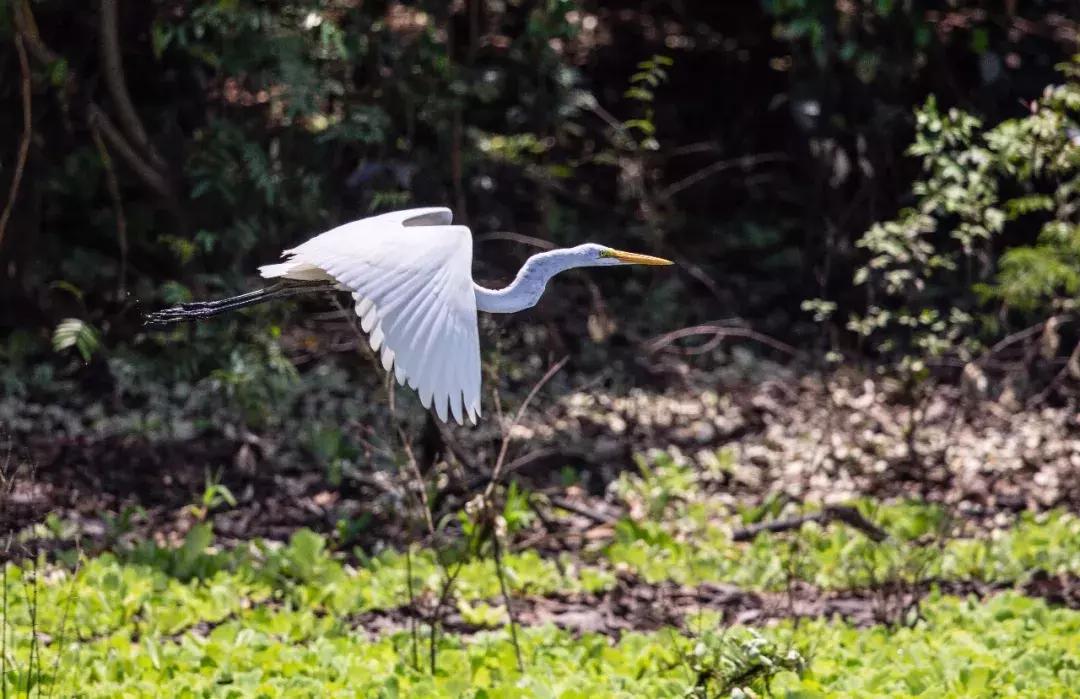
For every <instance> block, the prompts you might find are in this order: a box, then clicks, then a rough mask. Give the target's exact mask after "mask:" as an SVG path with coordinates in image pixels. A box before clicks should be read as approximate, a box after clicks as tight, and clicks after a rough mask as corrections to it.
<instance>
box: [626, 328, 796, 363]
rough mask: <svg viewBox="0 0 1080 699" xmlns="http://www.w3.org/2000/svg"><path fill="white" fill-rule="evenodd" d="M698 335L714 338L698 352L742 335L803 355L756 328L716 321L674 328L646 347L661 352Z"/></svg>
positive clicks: (788, 353) (697, 350) (745, 337)
mask: <svg viewBox="0 0 1080 699" xmlns="http://www.w3.org/2000/svg"><path fill="white" fill-rule="evenodd" d="M696 335H712V336H713V340H712V341H710V342H709V343H706V344H705V345H704V346H703V347H699V348H695V349H694V350H692V351H693V352H696V353H701V352H707V351H709V350H710V349H712V348H714V347H716V345H717V344H719V342H720V341H721V340H723V339H724V338H728V337H741V338H744V339H747V340H753V341H755V342H760V343H761V344H763V345H765V346H766V347H771V348H773V349H774V350H777V351H779V352H783V353H784V354H787V355H789V356H792V357H801V356H802V354H803V353H802V352H801V351H799V350H798V349H797V348H795V347H792V346H791V345H789V344H787V343H786V342H781V341H780V340H777V339H776V338H773V337H769V336H768V335H766V334H764V333H759V332H757V331H756V330H751V329H750V328H740V327H736V326H726V325H717V324H715V323H706V324H704V325H694V326H692V327H689V328H682V329H681V330H674V331H672V332H669V333H666V334H664V335H660V336H659V337H655V338H653V339H652V340H650V341H649V342H648V343H647V344H646V347H647V349H648V351H649V352H650V353H652V352H659V351H660V350H662V349H664V348H665V347H667V346H668V345H670V344H672V343H673V342H675V341H676V340H681V339H683V338H685V337H694V336H696Z"/></svg>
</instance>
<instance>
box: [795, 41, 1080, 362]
mask: <svg viewBox="0 0 1080 699" xmlns="http://www.w3.org/2000/svg"><path fill="white" fill-rule="evenodd" d="M1078 60H1080V59H1078ZM1076 65H1080V63H1077V64H1076ZM1063 70H1064V71H1065V73H1066V76H1067V77H1069V78H1070V81H1069V82H1067V83H1066V84H1064V85H1059V86H1051V87H1048V88H1047V89H1046V91H1045V92H1044V94H1043V97H1042V99H1041V100H1040V101H1039V102H1038V103H1034V104H1033V105H1032V108H1031V110H1030V112H1029V114H1028V115H1026V116H1024V117H1021V118H1018V119H1010V120H1007V121H1004V122H1002V123H1001V124H999V125H998V126H996V127H993V128H989V129H988V128H985V127H984V126H983V124H982V122H981V121H980V120H979V119H978V118H976V117H974V116H972V115H970V114H968V113H965V112H963V111H961V110H959V109H955V108H954V109H949V110H947V111H944V112H943V111H942V110H940V109H939V108H938V105H937V101H936V100H935V99H934V98H933V97H930V98H929V99H927V101H926V103H925V104H924V105H923V107H922V108H920V109H919V110H917V112H916V127H917V131H916V137H915V142H914V143H913V144H912V145H911V147H910V148H909V149H908V153H909V154H910V155H913V156H916V157H918V158H919V159H920V160H921V161H922V169H923V172H924V177H923V179H921V180H919V181H917V182H916V183H915V184H914V185H913V186H912V193H913V195H914V197H915V200H916V201H915V203H914V204H913V205H912V206H911V207H909V208H907V209H904V210H903V211H901V212H900V215H899V217H898V218H897V219H895V220H893V221H887V222H883V223H879V224H875V225H874V226H872V227H871V228H870V229H869V230H868V231H867V232H866V233H865V234H864V235H863V236H862V238H860V239H859V241H858V243H857V244H858V246H859V247H861V248H863V249H865V250H866V251H867V252H868V253H869V258H868V260H867V262H866V264H865V265H863V266H862V267H860V268H858V269H857V270H856V271H855V274H854V276H853V282H854V283H855V284H856V285H861V286H863V287H865V289H866V294H867V300H868V306H867V310H866V311H865V312H864V313H862V314H855V315H853V316H852V317H851V318H850V320H849V321H848V323H847V328H848V329H849V330H851V331H852V332H854V333H855V334H856V335H858V336H859V337H860V338H863V339H865V340H867V341H869V342H871V343H872V345H871V346H872V348H873V349H874V351H875V352H876V353H878V354H879V356H882V357H884V358H887V359H889V360H890V361H891V362H892V367H893V369H894V370H895V371H897V373H898V374H899V375H900V376H901V377H903V378H904V379H906V380H907V381H909V382H919V381H922V380H923V379H925V378H926V377H927V376H928V371H927V367H928V364H929V363H930V362H933V361H936V360H940V359H942V358H943V357H950V358H954V359H959V360H961V361H965V362H966V361H970V360H971V359H972V358H973V357H974V354H975V352H976V351H978V350H979V348H980V346H981V345H980V343H979V341H978V340H979V338H978V333H977V330H978V324H977V323H976V320H977V319H978V318H979V313H978V309H977V308H976V307H975V304H973V303H971V302H970V301H969V302H968V303H965V302H964V300H965V299H964V298H963V297H962V298H960V299H957V298H956V297H955V296H954V295H952V294H949V293H948V290H949V289H950V288H951V286H952V283H953V282H952V280H953V279H954V278H955V277H957V276H958V275H962V276H963V278H964V279H965V281H966V283H967V285H968V288H969V289H971V290H975V291H978V292H979V293H980V294H981V296H982V298H983V299H984V300H997V301H1000V302H1001V304H1002V305H1003V307H1004V308H1005V309H1017V310H1021V311H1026V312H1028V313H1030V314H1034V315H1037V316H1041V317H1046V316H1048V315H1051V314H1054V313H1058V312H1061V311H1066V310H1072V309H1074V308H1075V307H1076V304H1077V296H1078V294H1080V271H1078V270H1080V232H1078V231H1080V228H1078V227H1077V224H1076V222H1075V214H1076V211H1077V210H1078V209H1080V143H1078V142H1077V139H1076V138H1075V136H1074V134H1075V129H1076V126H1075V124H1076V122H1075V118H1076V116H1075V115H1076V112H1077V106H1078V105H1080V81H1078V80H1077V79H1076V76H1077V75H1078V74H1080V71H1078V70H1077V68H1076V67H1075V66H1074V65H1067V66H1064V67H1063ZM1010 192H1017V194H1016V195H1014V196H1011V195H1010V194H1009V193H1010ZM1032 225H1034V226H1035V227H1036V229H1037V230H1038V235H1037V242H1036V244H1035V245H1017V246H1013V247H1010V248H1006V249H1005V250H1004V252H1003V253H1002V254H1001V255H1000V258H999V259H997V260H996V261H995V259H994V253H993V251H994V242H995V241H996V240H997V239H998V238H1000V237H1001V236H1002V235H1003V234H1004V233H1006V232H1008V231H1013V230H1014V229H1015V230H1017V231H1023V230H1024V228H1025V226H1026V227H1028V228H1030V227H1031V226H1032ZM945 233H947V237H946V236H944V235H943V234H945ZM803 309H804V310H807V311H812V312H814V313H815V319H817V320H821V319H824V318H826V317H827V316H828V315H829V314H831V313H832V311H833V310H835V306H834V305H830V304H828V302H823V301H821V300H814V301H811V302H807V303H804V305H803ZM994 310H995V312H996V311H997V309H994ZM985 320H987V321H988V322H987V323H986V325H987V326H989V327H996V323H994V322H992V320H991V318H989V317H987V318H985Z"/></svg>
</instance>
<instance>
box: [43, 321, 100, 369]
mask: <svg viewBox="0 0 1080 699" xmlns="http://www.w3.org/2000/svg"><path fill="white" fill-rule="evenodd" d="M52 340H53V349H54V350H55V351H57V352H63V351H64V350H68V349H72V348H74V349H75V350H76V351H78V353H79V356H81V357H82V359H83V361H84V362H89V361H90V359H91V358H92V357H93V355H94V353H95V352H97V350H98V348H99V347H100V346H101V335H100V334H99V333H98V331H97V329H96V328H94V326H93V325H91V324H90V323H88V322H86V321H85V320H80V319H78V318H65V319H64V320H62V321H60V323H58V324H57V326H56V329H55V330H53V338H52Z"/></svg>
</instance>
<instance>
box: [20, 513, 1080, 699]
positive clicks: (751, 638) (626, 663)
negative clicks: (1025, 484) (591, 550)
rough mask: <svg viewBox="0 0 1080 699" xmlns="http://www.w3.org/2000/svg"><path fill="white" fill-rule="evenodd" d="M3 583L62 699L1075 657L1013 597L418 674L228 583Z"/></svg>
mask: <svg viewBox="0 0 1080 699" xmlns="http://www.w3.org/2000/svg"><path fill="white" fill-rule="evenodd" d="M268 555H269V556H271V557H277V558H278V562H277V563H276V564H274V563H272V562H271V561H269V560H268V561H267V564H268V565H281V566H284V567H282V568H280V569H279V570H280V571H281V574H282V575H288V576H290V577H294V576H302V577H307V578H308V579H309V581H310V584H311V585H312V586H313V587H314V586H317V585H319V584H320V583H325V582H326V581H328V580H333V576H334V573H333V572H332V571H333V570H335V567H334V565H332V564H328V561H329V560H330V558H329V556H328V554H327V553H326V550H325V548H324V547H323V546H322V545H321V544H320V543H319V539H318V538H317V537H314V536H313V535H310V534H304V535H300V536H298V537H297V538H294V540H293V541H292V542H290V544H289V546H288V547H285V548H283V549H279V550H278V551H277V553H274V552H273V550H272V549H271V550H270V552H269V553H268ZM328 566H329V567H328ZM356 572H359V571H356ZM6 574H7V579H6V584H7V591H8V595H9V613H8V615H7V616H6V617H5V622H6V624H7V632H8V634H9V636H8V638H9V645H8V651H9V653H10V654H11V655H10V659H11V661H12V662H13V664H15V665H16V666H17V667H22V668H26V667H27V660H28V659H29V657H30V654H31V653H32V652H37V653H40V654H41V655H40V658H41V664H42V665H43V666H44V667H48V668H51V667H52V666H53V663H54V662H55V663H56V667H57V668H58V672H57V673H56V675H55V682H56V684H55V686H51V685H52V681H53V679H54V677H53V676H52V674H51V671H50V672H48V673H43V675H42V685H41V686H42V687H43V691H45V690H51V691H52V693H53V694H55V695H61V696H64V695H68V694H71V693H77V694H78V695H79V696H86V697H111V696H118V695H121V694H122V695H124V696H147V697H149V696H160V693H161V692H162V691H163V690H165V691H167V692H168V693H169V695H170V696H192V697H194V696H236V697H241V696H266V697H293V696H337V695H348V696H353V695H356V694H360V695H361V696H367V695H379V694H380V693H382V694H387V693H390V694H393V695H395V696H433V697H439V696H445V697H457V696H508V697H509V696H515V697H518V696H525V697H551V696H558V697H568V698H569V697H582V698H583V697H587V696H621V697H642V696H646V697H687V696H693V697H706V696H708V697H713V696H728V695H730V696H741V697H749V696H763V695H767V693H768V691H770V690H771V691H772V692H776V693H779V695H781V696H805V697H833V696H835V697H839V696H883V695H887V696H907V695H915V694H918V695H920V696H939V697H961V696H985V695H986V692H987V691H989V690H988V688H990V687H994V688H1002V687H1008V688H1012V689H1013V690H1015V695H1016V696H1063V695H1064V693H1065V692H1067V691H1069V688H1071V687H1075V686H1076V682H1077V681H1078V680H1080V664H1078V661H1077V658H1076V656H1075V654H1074V653H1073V652H1072V649H1073V642H1074V640H1075V637H1076V635H1077V634H1078V633H1080V613H1077V612H1076V611H1070V610H1068V609H1053V608H1050V607H1048V606H1047V605H1046V604H1045V603H1044V602H1042V601H1039V600H1032V599H1028V598H1024V597H1022V596H1018V595H1015V594H1012V593H1006V594H1002V595H999V596H996V597H992V598H990V599H988V600H987V601H985V602H979V601H976V600H960V599H955V598H949V597H938V596H932V597H931V599H930V600H928V601H927V603H926V604H925V606H924V610H923V612H924V620H923V621H921V622H919V623H918V624H917V625H915V626H913V627H910V628H900V629H895V628H884V627H871V628H863V629H859V628H853V627H851V626H849V625H847V624H845V623H843V622H839V621H829V620H811V621H806V620H804V621H803V622H802V623H800V624H799V625H798V626H792V625H791V624H790V623H789V622H785V623H782V624H780V625H779V626H776V627H772V628H765V629H762V630H756V631H755V630H751V629H743V628H738V627H736V628H731V629H723V628H720V627H718V626H716V622H715V619H714V618H713V619H709V618H708V617H709V615H708V614H701V615H699V616H698V618H697V619H696V620H693V621H691V622H690V627H691V631H690V632H689V633H683V632H678V631H675V630H673V629H662V630H660V631H657V632H654V633H648V634H643V633H633V632H630V633H625V634H623V635H622V636H621V638H619V639H618V640H617V641H612V640H611V639H608V638H606V637H603V636H599V635H596V634H588V633H586V634H583V635H575V634H572V633H570V632H566V631H561V630H558V629H557V628H555V627H554V626H550V625H549V626H544V627H534V628H528V629H524V630H522V631H521V632H519V639H520V642H521V646H522V651H523V655H524V657H525V661H526V671H525V673H524V674H521V673H519V672H518V671H517V669H516V662H515V659H514V652H513V649H512V647H511V643H510V640H509V638H508V635H507V633H506V632H505V631H501V630H500V631H494V632H486V633H478V634H475V635H472V636H470V637H459V636H454V635H444V636H442V637H441V640H440V645H439V671H438V672H437V673H435V674H430V673H428V672H427V671H426V670H417V669H414V668H413V666H412V664H411V663H409V662H407V658H408V654H409V650H408V649H409V644H410V642H411V641H410V637H409V634H408V632H407V631H405V630H400V631H393V630H391V631H389V632H387V633H384V634H382V635H379V636H376V637H371V636H370V635H369V634H368V633H366V632H365V631H364V630H362V629H357V628H354V626H353V625H352V621H351V619H352V617H351V616H350V615H351V614H355V613H356V612H358V611H360V610H362V609H363V608H364V607H363V606H362V605H356V606H353V607H352V608H342V609H340V610H337V611H335V612H334V613H331V614H326V613H323V612H322V611H321V610H320V609H319V607H317V606H311V602H313V601H315V600H314V599H294V597H293V596H292V594H291V593H290V594H286V596H285V597H281V596H279V595H277V594H276V593H274V592H273V591H272V589H271V588H270V587H268V586H266V585H265V584H264V583H262V582H258V581H257V580H256V577H257V576H255V577H253V576H252V575H250V573H249V574H246V575H245V574H244V573H243V572H242V571H237V572H236V573H226V572H224V571H219V572H217V573H215V574H212V575H210V576H208V577H207V578H205V579H202V580H199V581H191V582H187V583H183V582H179V581H177V580H176V579H175V578H170V577H169V576H168V575H167V574H166V573H164V572H163V571H161V570H160V569H158V568H156V567H154V566H147V565H138V564H131V563H123V562H121V561H120V560H118V559H116V558H115V557H112V556H110V555H105V556H102V557H98V558H94V559H91V560H86V561H84V563H83V565H82V567H81V568H80V569H79V570H78V571H76V572H74V573H73V572H71V571H69V570H67V569H65V568H56V567H42V568H41V569H40V570H39V571H38V572H36V573H35V572H34V571H33V569H32V568H30V567H19V566H14V565H12V564H8V566H7V568H6ZM374 582H375V581H371V583H374ZM384 582H389V581H384ZM397 582H398V583H400V580H399V581H397ZM369 584H370V583H369ZM34 590H36V594H37V597H36V601H35V598H34V597H33V596H32V595H33V591H34ZM313 593H314V591H313ZM356 601H357V600H354V601H353V602H354V603H355V602H356ZM65 607H67V608H68V613H69V614H70V617H69V618H68V620H67V622H66V623H67V624H68V625H69V627H68V631H67V636H66V640H65V641H64V642H63V643H51V644H48V645H45V646H40V647H38V650H37V651H34V650H32V648H33V644H34V642H35V639H36V638H38V637H39V636H36V635H34V634H32V633H30V628H31V623H32V622H31V616H30V615H31V612H32V610H36V611H35V612H34V613H36V614H37V620H36V622H35V623H36V627H35V628H36V629H38V630H39V631H40V632H41V633H42V634H48V635H49V636H50V637H51V638H53V639H54V640H55V639H57V638H58V637H59V630H60V624H61V623H62V621H61V620H62V618H63V614H64V609H65ZM463 613H464V614H467V615H468V617H469V618H470V619H472V620H474V621H477V622H482V624H483V625H492V624H498V623H500V622H501V621H502V619H503V618H504V617H503V615H502V614H501V613H500V612H499V611H498V608H497V607H493V606H491V605H488V604H487V603H483V602H480V601H476V599H475V598H474V599H473V600H472V601H470V602H469V604H468V605H466V606H465V607H464V608H463ZM423 633H425V634H426V631H424V632H423ZM41 637H44V636H41ZM58 656H59V657H58ZM11 679H12V678H10V677H9V681H10V680H11ZM14 679H15V680H16V681H20V678H19V676H18V675H15V676H14ZM21 681H25V679H22V680H21ZM166 688H167V690H166ZM995 691H996V690H995Z"/></svg>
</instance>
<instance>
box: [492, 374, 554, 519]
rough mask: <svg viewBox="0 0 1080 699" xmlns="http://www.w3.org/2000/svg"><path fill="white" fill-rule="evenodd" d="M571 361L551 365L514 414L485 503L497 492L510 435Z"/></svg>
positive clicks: (508, 426)
mask: <svg viewBox="0 0 1080 699" xmlns="http://www.w3.org/2000/svg"><path fill="white" fill-rule="evenodd" d="M568 361H570V357H569V356H566V357H563V358H562V359H560V360H559V361H557V362H555V363H554V364H552V365H551V368H550V369H548V370H547V373H545V374H544V375H543V376H541V377H540V380H539V381H537V382H536V385H534V386H533V387H532V390H531V391H529V395H527V396H526V397H525V400H524V401H523V402H522V403H521V407H520V408H518V411H517V413H515V414H514V419H513V420H511V421H510V424H509V425H507V427H506V431H505V432H504V433H503V440H502V445H501V446H500V447H499V456H498V458H497V459H495V468H494V469H492V472H491V480H490V481H489V482H488V485H487V488H485V489H484V502H490V501H491V493H492V492H493V491H494V490H495V485H496V484H497V483H498V482H499V478H501V477H502V471H503V464H505V463H506V450H507V449H509V448H510V433H511V432H513V431H514V427H516V426H517V424H518V423H519V422H521V418H522V417H524V416H525V411H526V410H528V409H529V403H531V402H532V400H533V398H535V397H536V394H537V393H539V392H540V389H541V388H543V387H544V384H546V383H547V382H548V381H550V380H551V378H552V377H553V376H555V374H557V373H559V370H560V369H562V368H563V367H564V366H566V363H567V362H568Z"/></svg>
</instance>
